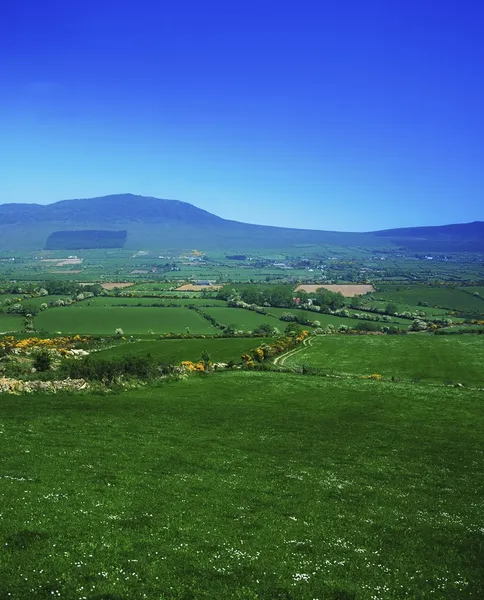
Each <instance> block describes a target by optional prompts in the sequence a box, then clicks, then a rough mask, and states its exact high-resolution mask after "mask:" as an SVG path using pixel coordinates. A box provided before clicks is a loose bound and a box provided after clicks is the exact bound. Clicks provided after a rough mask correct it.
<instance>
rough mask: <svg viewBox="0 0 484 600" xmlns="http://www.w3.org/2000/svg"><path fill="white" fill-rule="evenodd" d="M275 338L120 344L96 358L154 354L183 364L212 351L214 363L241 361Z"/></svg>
mask: <svg viewBox="0 0 484 600" xmlns="http://www.w3.org/2000/svg"><path fill="white" fill-rule="evenodd" d="M271 340H272V338H206V339H192V340H153V341H140V342H132V343H126V344H119V345H116V346H114V347H113V348H109V349H107V350H102V351H100V352H95V353H93V354H92V357H93V358H95V359H96V358H103V359H104V358H117V357H121V356H125V355H127V354H134V355H136V356H148V355H151V356H152V357H153V358H155V359H156V360H158V361H160V362H162V363H166V364H179V363H180V362H181V361H182V360H191V361H197V360H200V357H201V356H202V353H203V352H204V351H205V352H208V354H209V355H210V359H211V360H212V361H213V362H229V361H236V362H240V356H241V355H242V354H244V353H245V352H248V351H250V350H252V349H253V348H256V347H257V346H258V345H260V344H262V343H264V342H269V341H271Z"/></svg>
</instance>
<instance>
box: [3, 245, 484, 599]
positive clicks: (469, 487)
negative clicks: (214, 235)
mask: <svg viewBox="0 0 484 600" xmlns="http://www.w3.org/2000/svg"><path fill="white" fill-rule="evenodd" d="M79 254H82V256H81V258H83V260H82V262H81V263H79V264H78V265H76V266H79V268H80V269H81V270H82V273H79V274H75V275H72V274H71V276H70V279H69V277H68V274H64V275H58V276H57V275H56V277H55V279H54V280H50V279H49V278H47V277H46V275H45V273H46V269H47V267H46V265H49V264H52V263H45V262H40V261H38V260H36V259H35V258H33V257H32V256H30V257H24V259H22V260H23V262H19V263H18V264H13V263H12V262H10V261H8V262H5V263H4V264H2V263H0V272H1V271H2V268H3V272H4V273H5V271H6V270H7V269H10V270H11V273H10V274H9V276H8V277H7V278H6V280H5V282H4V285H3V288H2V291H3V293H2V294H0V302H1V304H0V310H1V311H2V312H1V313H0V330H1V331H3V332H7V331H13V332H14V334H13V335H12V336H6V337H5V338H4V337H3V336H1V338H2V339H3V345H2V349H1V354H2V356H1V358H2V360H1V361H0V373H1V375H2V377H0V385H1V386H3V387H2V389H6V390H10V391H11V394H5V395H2V394H0V402H1V404H2V416H1V417H0V451H1V452H2V457H3V461H2V471H1V472H0V519H1V523H2V528H1V529H2V531H1V532H0V542H1V543H0V598H2V600H3V598H5V600H6V599H7V598H8V599H9V600H24V599H25V598H39V599H41V598H47V597H49V598H50V597H53V596H57V597H59V596H60V597H64V598H68V599H71V598H73V599H74V598H75V599H80V600H82V599H84V600H127V599H128V598H129V599H130V600H131V599H133V600H138V599H139V600H142V599H143V598H146V599H151V598H156V599H158V598H159V599H160V600H188V599H192V600H198V599H204V598H205V599H206V600H218V599H224V600H225V599H226V598H235V599H239V600H246V599H247V600H256V599H259V598H260V599H261V600H276V599H277V600H313V599H315V598H318V599H319V600H322V599H325V600H326V599H328V600H387V599H391V600H393V599H399V598H401V599H402V600H403V598H411V599H414V600H417V599H420V598H432V597H433V598H437V599H440V598H442V599H447V598H448V599H449V600H450V599H457V598H479V597H481V596H482V595H483V594H484V580H483V579H482V569H481V565H482V556H483V555H482V531H481V524H482V519H483V517H484V513H483V509H482V503H481V502H480V489H481V488H482V486H483V485H484V473H483V469H482V455H483V452H484V444H483V442H482V439H481V438H482V436H481V435H480V431H481V429H482V426H483V425H484V413H483V411H482V398H483V393H484V392H483V391H482V388H484V378H483V375H482V364H484V344H483V340H484V337H483V336H482V335H479V332H481V331H482V328H483V326H482V323H481V320H483V319H484V302H483V300H482V297H480V295H476V292H477V293H478V294H480V290H482V289H484V288H483V287H482V278H481V279H479V269H480V268H481V267H480V263H479V262H478V260H479V259H478V258H475V257H473V258H472V259H471V258H467V257H464V256H462V257H460V258H459V261H461V262H458V263H457V262H456V264H448V263H444V262H441V263H439V264H432V263H431V262H423V261H419V260H417V259H416V258H415V257H413V258H412V257H403V258H398V257H395V256H393V257H392V260H390V255H387V254H382V255H381V256H380V255H379V254H376V255H375V254H372V253H370V252H369V251H367V250H361V252H355V253H353V254H352V255H350V254H349V253H348V250H347V249H344V248H331V249H330V248H325V249H322V248H312V249H308V248H301V249H300V251H299V253H297V254H296V253H295V254H294V255H293V256H292V257H289V256H288V255H287V253H285V252H284V251H283V249H281V252H280V253H274V255H273V256H267V255H265V254H264V253H262V252H261V253H260V254H257V255H254V256H252V257H250V261H249V259H247V260H246V261H245V263H244V264H242V263H238V262H237V261H236V262H235V263H234V262H231V260H229V259H227V258H226V257H225V255H224V254H223V253H214V254H213V255H212V256H205V255H203V256H204V258H203V259H202V258H201V256H199V254H201V253H200V252H198V253H197V255H196V256H195V255H193V256H192V255H190V253H187V255H185V254H184V255H182V256H168V255H167V254H165V253H161V252H160V253H152V254H151V255H150V254H149V253H145V252H143V253H141V252H140V253H135V254H132V253H127V252H126V251H121V250H120V251H117V250H113V251H109V252H103V251H100V250H90V251H85V252H84V251H81V252H80V253H79ZM323 254H324V255H323ZM159 257H163V258H159ZM49 258H53V259H56V260H62V258H63V257H62V256H61V255H60V253H59V252H57V251H53V252H52V253H50V254H49ZM205 258H206V262H205V264H204V261H205ZM191 259H194V260H193V261H192V260H191ZM196 261H200V262H199V263H198V262H196ZM48 269H50V270H52V267H51V266H50V267H48ZM359 269H361V271H359ZM406 273H408V274H409V275H407V274H406ZM13 274H15V276H17V277H19V280H18V281H16V282H15V281H11V280H12V279H14V278H13ZM130 274H131V275H130ZM369 274H371V279H370V281H371V283H368V282H367V280H368V279H369ZM437 274H440V275H442V277H444V276H445V283H437V282H436V280H435V278H436V277H437ZM49 277H51V276H49ZM74 277H76V278H77V277H78V278H79V282H80V283H83V284H88V283H89V282H91V283H96V284H102V285H97V286H91V287H89V286H87V285H80V284H79V285H76V281H75V279H74ZM414 277H421V280H420V281H418V282H416V281H415V279H414ZM22 278H23V279H22ZM205 278H210V279H213V280H217V283H218V285H222V287H220V288H218V287H217V289H208V286H202V287H200V286H198V285H197V283H196V282H197V281H199V280H202V279H205ZM431 278H432V282H431V283H429V282H430V281H431ZM328 280H329V281H330V283H328ZM479 281H480V285H475V284H476V283H478V282H479ZM117 282H126V283H129V284H130V285H129V286H127V287H124V288H116V287H115V284H116V283H117ZM449 282H450V283H449ZM301 284H307V285H308V286H315V287H319V286H320V284H323V285H327V287H329V286H331V285H338V286H346V285H350V286H354V285H365V286H368V293H366V294H364V295H363V296H361V297H359V296H357V297H350V296H349V295H348V294H346V297H341V296H338V295H336V296H335V295H334V294H331V293H330V292H328V293H327V294H323V293H321V294H317V293H316V292H312V291H311V288H308V290H309V292H308V294H301V295H300V296H299V295H298V292H297V291H296V288H297V287H298V286H299V285H301ZM182 286H183V287H184V286H189V288H188V289H182V290H179V291H177V288H180V287H182ZM44 288H45V289H44ZM461 288H462V289H461ZM195 289H196V290H201V291H192V290H195ZM333 289H334V288H333ZM342 289H343V290H344V289H345V288H342V287H339V290H340V291H341V290H342ZM348 289H349V288H348ZM358 289H362V288H358ZM46 290H48V292H47V291H46ZM13 304H15V307H14V309H13V310H18V311H20V312H19V314H11V311H12V305H13ZM263 313H265V314H263ZM355 315H357V316H355ZM480 323H481V324H480ZM254 330H256V331H257V330H258V333H257V334H255V333H253V332H254ZM303 330H307V331H308V332H309V333H307V332H304V331H303ZM414 331H415V332H414ZM469 331H472V332H475V333H472V334H471V333H468V334H466V333H463V332H469ZM58 332H62V333H61V334H59V333H58ZM370 333H371V334H370ZM374 333H375V334H376V333H378V335H373V334H374ZM67 334H71V336H72V337H71V338H68V337H65V336H67ZM74 334H86V335H87V337H85V338H78V337H76V336H75V335H74ZM438 334H441V335H438ZM450 334H452V335H450ZM35 336H38V339H37V340H36V337H35ZM54 336H57V337H58V338H59V339H57V340H53V339H50V338H53V337H54ZM44 338H45V339H44ZM19 340H20V341H19ZM17 342H18V343H17ZM16 343H17V345H15V344H16ZM36 344H37V345H36ZM42 344H44V346H43V345H42ZM41 347H42V348H44V349H45V348H47V350H46V353H47V358H46V356H45V352H44V356H42V352H41V351H40V350H39V348H41ZM71 349H72V350H71ZM80 349H81V350H82V352H88V353H89V356H84V357H83V355H80V354H79V352H80ZM76 352H77V353H78V354H76ZM42 358H43V359H44V360H47V362H48V365H47V367H45V363H44V366H42V360H41V359H42ZM185 361H191V363H189V364H184V362H185ZM195 363H196V364H195ZM213 363H225V364H227V363H228V367H225V366H223V365H220V364H219V365H217V367H214V366H213ZM120 365H121V366H123V369H124V370H122V369H121V367H120ZM37 367H38V368H39V370H37ZM118 367H119V368H118ZM145 367H146V368H145ZM116 368H117V370H116ZM43 369H45V370H43ZM96 369H97V370H96ZM64 377H65V380H64V381H66V382H70V383H71V384H72V386H74V387H71V388H66V389H70V390H71V391H70V392H68V393H67V392H64V391H62V390H60V391H59V389H60V388H59V389H58V390H57V391H55V389H54V388H53V387H50V388H49V387H48V386H49V384H50V383H52V382H54V383H55V382H56V380H57V379H59V378H64ZM18 380H22V381H23V380H25V382H26V383H25V386H26V387H23V388H19V387H18V386H17V387H15V382H16V381H18ZM12 381H13V382H14V383H11V382H12ZM9 382H10V383H9ZM76 382H77V383H76ZM30 383H39V384H45V385H46V386H47V388H45V387H44V388H42V389H49V390H54V391H51V394H50V395H47V394H42V393H40V392H39V391H38V389H39V388H36V389H35V390H34V391H32V389H30V392H29V388H28V386H27V384H30ZM61 383H62V382H61ZM75 385H78V387H75ZM9 386H10V387H9ZM19 390H20V392H19ZM82 390H84V391H82ZM27 392H29V393H27ZM412 578H413V579H412Z"/></svg>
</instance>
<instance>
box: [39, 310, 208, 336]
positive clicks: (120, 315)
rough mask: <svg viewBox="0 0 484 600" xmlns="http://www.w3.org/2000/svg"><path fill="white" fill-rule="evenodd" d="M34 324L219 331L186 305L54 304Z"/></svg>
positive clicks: (66, 328)
mask: <svg viewBox="0 0 484 600" xmlns="http://www.w3.org/2000/svg"><path fill="white" fill-rule="evenodd" d="M35 326H36V328H38V329H41V330H45V331H48V332H58V331H60V332H61V333H93V334H114V332H115V330H116V329H118V328H121V329H122V330H123V331H124V333H125V334H136V333H149V332H150V331H152V332H153V333H185V332H186V329H187V327H188V328H189V329H190V331H192V332H194V333H217V330H216V328H215V327H213V326H212V325H211V324H210V323H208V322H207V321H206V320H204V319H203V318H202V317H201V316H199V315H198V314H197V313H196V312H195V311H192V310H188V309H184V308H163V309H159V308H152V307H149V306H146V307H141V308H138V307H118V306H112V307H107V308H105V307H102V306H97V307H89V306H83V305H80V304H78V305H76V306H69V307H61V308H55V309H51V310H48V311H45V312H43V313H39V314H38V315H37V316H36V317H35Z"/></svg>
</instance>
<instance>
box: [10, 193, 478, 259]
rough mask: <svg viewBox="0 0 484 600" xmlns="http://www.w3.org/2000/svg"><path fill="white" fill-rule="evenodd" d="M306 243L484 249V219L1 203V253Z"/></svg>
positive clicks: (129, 198)
mask: <svg viewBox="0 0 484 600" xmlns="http://www.w3.org/2000/svg"><path fill="white" fill-rule="evenodd" d="M103 240H106V241H105V243H104V242H103ZM300 245H338V246H359V247H365V248H371V247H374V248H382V247H387V248H396V247H400V248H405V249H407V250H410V251H415V252H464V251H467V252H484V222H482V221H475V222H473V223H467V224H455V225H444V226H435V227H411V228H402V229H388V230H383V231H372V232H367V233H351V232H336V231H325V230H323V229H322V230H314V229H311V230H310V229H290V228H285V227H272V226H266V225H251V224H248V223H241V222H238V221H231V220H227V219H222V218H221V217H218V216H216V215H214V214H212V213H209V212H207V211H205V210H202V209H200V208H197V207H196V206H193V205H192V204H189V203H187V202H181V201H179V200H164V199H159V198H152V197H146V196H136V195H133V194H116V195H111V196H103V197H100V198H84V199H77V200H62V201H59V202H54V203H52V204H47V205H40V204H17V203H15V204H14V203H7V204H0V250H3V251H6V250H41V249H45V248H59V247H65V248H66V249H68V248H69V249H74V248H80V247H101V246H103V247H120V246H124V247H126V248H132V249H157V250H158V249H159V250H161V249H164V250H183V249H188V248H200V249H203V250H214V249H218V250H232V251H237V250H238V251H248V250H250V249H256V248H258V249H264V248H266V249H288V248H290V247H291V246H300Z"/></svg>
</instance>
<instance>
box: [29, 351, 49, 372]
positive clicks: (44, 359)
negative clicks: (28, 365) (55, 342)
mask: <svg viewBox="0 0 484 600" xmlns="http://www.w3.org/2000/svg"><path fill="white" fill-rule="evenodd" d="M32 366H33V367H34V369H35V370H36V371H48V370H49V369H50V368H51V366H52V358H51V356H50V354H49V352H48V351H47V350H46V349H45V348H44V349H43V350H39V352H37V354H36V355H35V357H34V362H33V363H32Z"/></svg>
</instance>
